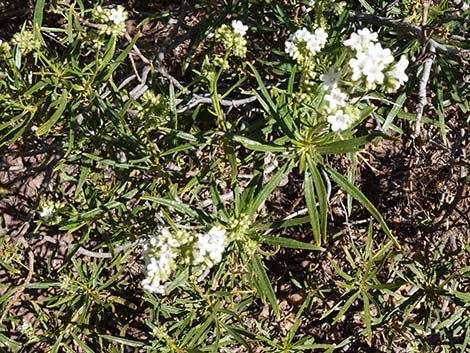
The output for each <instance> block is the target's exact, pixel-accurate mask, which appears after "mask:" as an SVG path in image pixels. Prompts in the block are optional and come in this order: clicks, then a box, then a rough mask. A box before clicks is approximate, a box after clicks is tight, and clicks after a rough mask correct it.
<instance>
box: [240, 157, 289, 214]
mask: <svg viewBox="0 0 470 353" xmlns="http://www.w3.org/2000/svg"><path fill="white" fill-rule="evenodd" d="M291 169H292V163H286V164H284V165H283V166H282V167H281V168H280V169H279V170H278V171H277V172H276V173H275V174H274V175H273V177H272V178H271V180H269V181H268V182H267V183H266V185H264V186H263V188H262V189H261V191H260V192H259V193H258V194H257V196H256V198H255V199H254V200H253V201H252V202H251V203H250V206H249V208H248V210H247V215H248V217H250V218H252V217H253V216H254V214H255V213H256V211H257V210H258V208H259V207H260V206H261V204H262V203H263V202H264V201H265V200H266V199H267V198H268V197H269V195H271V193H272V192H273V190H274V189H275V188H276V187H277V186H278V185H279V183H280V182H281V180H282V178H283V177H284V176H285V175H286V173H288V172H289V171H290V170H291Z"/></svg>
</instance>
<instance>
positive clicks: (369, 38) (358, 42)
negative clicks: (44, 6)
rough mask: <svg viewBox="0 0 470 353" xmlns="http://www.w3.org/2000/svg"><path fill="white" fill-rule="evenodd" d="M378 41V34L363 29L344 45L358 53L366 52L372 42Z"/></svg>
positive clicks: (352, 35) (353, 34)
mask: <svg viewBox="0 0 470 353" xmlns="http://www.w3.org/2000/svg"><path fill="white" fill-rule="evenodd" d="M377 40H378V34H377V33H376V32H371V31H370V30H369V29H368V28H363V29H360V30H358V31H357V33H352V34H351V36H350V37H349V39H347V40H345V41H344V45H345V46H347V47H350V48H351V49H354V50H357V51H359V52H360V51H364V50H366V49H367V48H368V47H369V45H370V44H371V43H372V42H376V41H377Z"/></svg>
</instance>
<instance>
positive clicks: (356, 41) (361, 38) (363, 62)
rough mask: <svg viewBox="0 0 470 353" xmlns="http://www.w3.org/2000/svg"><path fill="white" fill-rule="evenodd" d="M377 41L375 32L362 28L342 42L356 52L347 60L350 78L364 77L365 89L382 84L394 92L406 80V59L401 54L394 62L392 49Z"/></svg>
mask: <svg viewBox="0 0 470 353" xmlns="http://www.w3.org/2000/svg"><path fill="white" fill-rule="evenodd" d="M377 41H378V35H377V33H375V32H371V31H370V30H369V29H367V28H363V29H360V30H359V31H357V33H353V34H351V37H350V38H349V39H348V40H346V41H345V42H344V45H346V46H348V47H350V48H351V49H353V50H354V51H355V52H356V56H355V57H353V58H351V59H350V60H349V67H350V68H351V70H352V75H351V79H352V80H353V81H360V80H362V79H364V81H365V84H366V89H375V88H376V87H377V85H384V88H385V90H386V91H389V92H394V91H396V90H397V89H398V88H399V87H400V86H401V85H402V84H403V83H405V82H406V81H407V80H408V76H407V75H406V73H405V70H406V68H407V67H408V60H407V59H406V58H405V57H404V56H402V57H401V58H400V61H399V62H398V63H394V58H393V55H392V51H391V50H390V49H388V48H382V45H381V44H380V43H377Z"/></svg>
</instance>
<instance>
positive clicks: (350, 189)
mask: <svg viewBox="0 0 470 353" xmlns="http://www.w3.org/2000/svg"><path fill="white" fill-rule="evenodd" d="M326 170H327V171H328V173H329V174H330V176H331V178H332V179H333V180H334V182H335V183H337V184H338V185H339V186H340V187H341V188H342V189H343V190H345V191H346V192H347V193H349V194H350V195H352V197H353V198H354V199H356V200H357V201H359V203H360V204H361V205H362V206H364V207H365V208H366V209H367V210H368V211H369V213H370V214H371V215H372V216H373V217H374V218H375V219H376V220H377V221H378V222H379V223H380V226H381V227H382V230H383V231H384V232H385V234H387V236H388V237H389V238H390V240H392V241H393V243H394V244H395V246H396V247H397V248H398V249H400V248H401V246H400V244H399V243H398V240H397V238H396V237H395V236H394V235H393V234H392V231H391V230H390V228H389V227H388V225H387V223H386V222H385V220H384V218H383V216H382V215H381V214H380V212H379V211H378V210H377V209H376V208H375V206H374V205H373V204H372V203H371V202H370V201H369V199H368V198H367V197H365V195H364V194H363V193H362V192H361V191H360V190H359V189H358V188H357V187H356V186H354V185H352V184H351V183H350V182H349V181H348V180H347V179H346V178H345V177H344V176H342V175H341V174H339V173H338V172H337V171H336V170H334V169H332V168H330V167H326Z"/></svg>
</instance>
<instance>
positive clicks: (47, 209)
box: [39, 205, 54, 221]
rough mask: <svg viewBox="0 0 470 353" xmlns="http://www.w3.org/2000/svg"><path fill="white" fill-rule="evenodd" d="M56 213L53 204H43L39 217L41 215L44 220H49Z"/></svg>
mask: <svg viewBox="0 0 470 353" xmlns="http://www.w3.org/2000/svg"><path fill="white" fill-rule="evenodd" d="M53 214H54V207H53V206H50V205H48V206H42V209H41V212H39V217H41V218H42V219H43V220H45V221H47V220H49V219H50V218H51V217H52V215H53Z"/></svg>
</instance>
